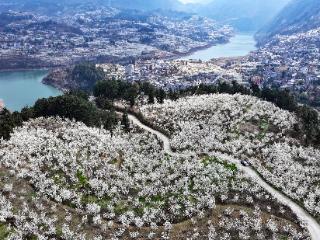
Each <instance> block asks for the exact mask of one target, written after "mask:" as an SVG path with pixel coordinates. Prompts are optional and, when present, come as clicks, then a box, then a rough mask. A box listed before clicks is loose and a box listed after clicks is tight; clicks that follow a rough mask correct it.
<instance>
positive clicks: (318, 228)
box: [129, 114, 320, 240]
mask: <svg viewBox="0 0 320 240" xmlns="http://www.w3.org/2000/svg"><path fill="white" fill-rule="evenodd" d="M129 120H130V121H131V122H132V123H133V124H134V125H136V126H138V127H140V128H142V129H144V130H146V131H148V132H150V133H152V134H154V135H156V136H157V137H158V138H159V139H160V140H161V141H162V142H163V148H164V151H165V152H166V153H167V154H169V155H171V156H183V157H184V156H190V155H192V154H188V155H186V154H179V153H175V152H173V151H172V148H171V146H170V139H169V138H168V137H167V136H165V135H164V134H162V133H160V132H159V131H156V130H154V129H152V128H150V127H148V126H146V125H144V124H143V123H141V122H140V121H139V120H138V119H137V118H136V117H135V116H133V115H131V114H129ZM212 154H213V155H214V156H216V157H218V158H220V159H221V160H227V161H229V162H231V163H234V164H236V165H237V167H238V168H239V169H241V170H242V171H244V172H245V173H246V174H247V175H248V176H249V177H250V178H251V179H253V180H254V181H255V182H256V183H258V184H259V185H260V186H261V187H262V188H264V189H265V190H266V191H267V192H269V193H270V194H271V195H272V196H273V197H274V198H276V199H277V200H278V201H279V202H280V203H282V204H284V205H286V206H288V207H289V208H290V209H291V210H292V211H293V212H294V213H295V214H296V215H297V216H298V218H299V219H300V220H301V221H303V222H304V223H305V224H306V226H307V228H308V230H309V232H310V235H311V238H312V240H320V225H319V224H318V222H317V221H316V220H315V219H314V218H313V217H312V216H311V215H310V214H309V213H308V212H307V211H305V210H304V209H303V208H302V207H300V206H299V205H298V204H296V203H295V202H294V201H292V200H291V199H290V198H288V197H287V196H285V195H284V194H283V193H281V192H280V191H278V190H277V189H275V188H273V187H272V186H271V185H270V184H268V183H267V182H266V181H265V180H264V179H262V178H261V177H260V176H259V174H258V173H256V171H254V170H253V169H252V168H250V167H244V166H242V165H241V163H240V160H239V159H235V158H234V157H231V156H229V155H226V154H222V153H218V152H214V153H212ZM193 155H195V154H193Z"/></svg>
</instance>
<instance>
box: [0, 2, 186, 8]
mask: <svg viewBox="0 0 320 240" xmlns="http://www.w3.org/2000/svg"><path fill="white" fill-rule="evenodd" d="M85 3H90V4H100V5H103V6H111V7H116V8H122V9H136V10H142V11H149V10H155V9H171V10H175V9H178V8H180V7H181V6H182V5H183V4H182V3H181V2H180V1H178V0H0V11H1V10H2V11H4V10H8V9H10V8H11V9H13V10H20V9H21V10H28V9H30V10H35V9H36V10H38V9H40V10H45V9H49V11H51V10H53V11H59V10H61V9H63V8H64V7H65V6H70V5H76V4H85Z"/></svg>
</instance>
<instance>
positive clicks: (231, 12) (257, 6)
mask: <svg viewBox="0 0 320 240" xmlns="http://www.w3.org/2000/svg"><path fill="white" fill-rule="evenodd" d="M288 1H289V0H268V1H264V0H254V1H252V0H237V1H230V0H212V1H204V2H203V1H202V2H201V4H200V2H199V3H189V4H183V3H182V2H181V1H180V0H93V1H89V0H56V1H50V0H3V1H2V3H0V11H1V9H2V10H6V7H7V9H14V8H15V9H17V10H29V9H32V10H34V9H39V10H41V11H46V10H47V11H48V12H49V13H56V12H59V11H61V10H63V9H64V8H65V7H66V6H68V5H69V6H70V5H73V4H83V3H90V4H92V3H93V4H94V3H96V4H100V5H104V6H111V7H116V8H128V9H136V10H142V11H150V10H155V9H167V10H168V9H170V10H176V11H186V12H192V13H195V14H200V15H204V16H207V17H211V18H213V19H215V20H218V21H221V22H223V23H227V24H230V25H232V26H233V27H235V28H236V29H237V30H240V31H256V30H258V29H260V28H261V27H262V26H264V25H265V24H266V23H267V22H268V21H271V19H272V18H273V17H274V16H275V15H276V14H277V13H278V12H279V11H280V10H281V9H282V8H283V7H284V6H285V5H286V3H288ZM9 6H10V7H9Z"/></svg>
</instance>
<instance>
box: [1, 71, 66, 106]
mask: <svg viewBox="0 0 320 240" xmlns="http://www.w3.org/2000/svg"><path fill="white" fill-rule="evenodd" d="M47 74H48V71H46V70H30V71H8V72H0V99H2V100H3V101H4V103H5V106H6V108H8V109H9V110H11V111H20V110H21V109H22V108H23V107H25V106H32V105H33V104H34V103H35V102H36V100H37V99H39V98H46V97H50V96H58V95H60V94H61V92H60V91H59V90H57V89H55V88H54V87H51V86H47V85H44V84H42V83H41V80H42V79H43V78H44V77H45V76H46V75H47Z"/></svg>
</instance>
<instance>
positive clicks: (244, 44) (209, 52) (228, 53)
mask: <svg viewBox="0 0 320 240" xmlns="http://www.w3.org/2000/svg"><path fill="white" fill-rule="evenodd" d="M255 45H256V41H255V40H254V36H253V34H248V33H241V34H237V35H236V36H234V37H233V38H231V39H230V42H229V43H226V44H222V45H216V46H213V47H210V48H207V49H204V50H199V51H196V52H194V53H193V54H191V55H188V56H185V57H182V58H180V59H181V60H189V59H196V60H198V59H200V60H202V61H208V60H210V59H212V58H220V57H240V56H245V55H247V54H248V53H250V52H251V51H254V50H256V46H255Z"/></svg>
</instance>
